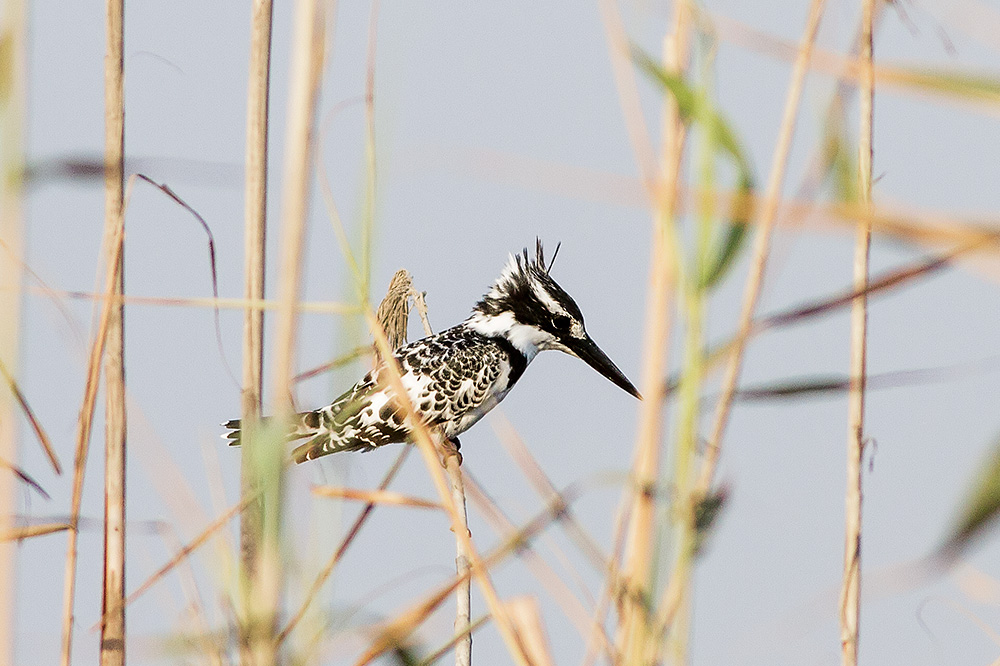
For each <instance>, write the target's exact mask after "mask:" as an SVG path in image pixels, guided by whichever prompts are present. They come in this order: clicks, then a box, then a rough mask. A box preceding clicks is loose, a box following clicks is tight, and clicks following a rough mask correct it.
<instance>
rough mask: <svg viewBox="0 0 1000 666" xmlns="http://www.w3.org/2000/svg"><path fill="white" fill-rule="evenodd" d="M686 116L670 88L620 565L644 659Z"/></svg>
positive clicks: (683, 6) (623, 634)
mask: <svg viewBox="0 0 1000 666" xmlns="http://www.w3.org/2000/svg"><path fill="white" fill-rule="evenodd" d="M690 18H691V17H690V8H689V7H688V4H687V3H686V2H676V3H674V16H673V27H672V29H671V33H669V34H668V35H667V36H666V37H665V38H664V43H663V55H664V62H663V66H664V69H665V71H667V72H670V73H678V72H681V71H682V70H683V69H684V63H685V61H686V59H687V52H688V39H689V35H688V30H689V23H690ZM685 134H686V132H685V128H684V123H683V122H682V120H681V118H680V114H679V113H678V109H677V105H676V103H675V101H674V99H673V98H672V97H670V96H666V98H665V100H664V110H663V145H662V157H661V160H662V167H661V170H662V175H661V181H660V183H661V185H660V187H659V195H660V196H659V199H658V201H657V208H656V211H655V215H654V218H655V219H654V225H653V243H652V246H653V253H652V257H651V261H650V276H649V288H648V291H647V301H646V323H645V336H644V343H643V376H642V384H641V386H642V393H643V395H644V396H645V399H644V400H643V402H642V405H641V406H640V409H639V433H638V436H637V437H636V445H635V453H634V458H633V463H632V475H631V487H630V488H629V490H628V493H629V494H630V495H631V499H630V500H628V501H630V502H631V509H630V520H629V524H628V529H627V531H626V542H625V561H624V563H623V565H622V570H621V579H620V580H621V586H622V589H623V590H624V592H623V595H624V596H623V598H621V599H620V601H619V603H620V612H619V626H618V634H617V638H616V641H617V647H618V651H619V652H620V653H621V654H622V657H623V659H624V660H625V662H626V663H635V664H638V663H642V659H644V655H646V654H647V653H648V652H649V651H650V649H651V648H650V645H649V641H650V638H651V635H650V633H649V621H650V613H651V606H650V602H651V599H652V593H651V590H650V582H651V581H650V578H651V573H652V566H653V553H654V543H655V538H656V534H657V532H658V530H657V527H656V508H657V507H656V499H655V495H654V493H653V492H652V489H653V488H654V487H655V486H656V484H657V481H658V479H659V476H660V465H661V462H660V456H661V452H662V451H661V449H662V431H663V419H664V415H663V408H664V401H663V396H664V388H665V387H664V383H663V377H664V375H665V373H666V371H667V348H668V346H669V339H670V328H671V327H670V319H671V317H670V310H671V308H670V293H671V292H672V290H673V289H672V288H673V284H674V282H675V280H676V276H675V271H676V268H675V266H674V265H673V258H674V249H673V247H672V243H671V240H672V238H673V225H674V222H675V215H676V208H677V196H678V189H677V185H678V183H679V181H680V175H681V164H682V156H683V153H684V143H685Z"/></svg>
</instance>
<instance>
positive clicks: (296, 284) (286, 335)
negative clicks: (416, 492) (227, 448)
mask: <svg viewBox="0 0 1000 666" xmlns="http://www.w3.org/2000/svg"><path fill="white" fill-rule="evenodd" d="M326 7H327V3H326V2H325V0H298V2H296V6H295V19H294V31H293V40H292V44H294V52H293V54H292V65H291V86H290V90H289V101H288V127H287V130H286V131H287V138H286V141H285V146H286V148H285V151H286V152H285V171H284V190H283V200H282V214H281V273H280V275H279V303H278V312H277V331H276V335H275V351H274V397H275V401H276V404H277V408H278V415H279V417H280V418H283V419H288V418H290V417H291V415H292V412H293V404H292V395H291V388H292V377H293V372H294V361H295V342H296V332H297V327H298V317H297V305H298V301H299V292H300V289H301V283H302V256H303V244H304V240H305V228H306V217H307V215H308V210H309V206H308V204H309V191H310V183H311V180H312V178H311V175H312V171H311V166H312V163H313V147H314V133H315V124H316V122H315V115H316V103H317V100H318V99H319V91H320V82H321V78H322V73H323V65H324V61H325V45H326V20H327V19H326V11H325V10H326ZM274 467H275V468H274V469H272V470H268V472H269V473H273V474H274V475H276V478H274V479H269V480H268V484H269V486H270V488H271V489H272V492H270V493H265V494H264V496H263V497H264V507H263V513H264V520H263V525H264V528H263V530H262V539H261V543H260V556H259V557H258V562H257V566H256V567H255V576H254V584H253V594H252V595H250V600H251V607H250V611H251V612H250V619H251V627H253V628H254V636H255V637H256V638H255V641H254V646H253V648H252V651H253V654H254V662H255V664H257V665H258V666H262V665H263V664H273V663H277V662H278V644H277V632H278V624H277V621H278V612H279V606H280V599H281V587H282V578H283V575H282V570H281V553H280V532H281V527H280V522H281V515H280V512H281V505H280V503H281V493H282V488H281V486H282V483H281V477H282V475H283V474H282V473H283V470H282V467H281V466H280V465H275V466H274Z"/></svg>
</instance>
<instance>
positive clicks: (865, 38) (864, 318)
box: [840, 0, 875, 666]
mask: <svg viewBox="0 0 1000 666" xmlns="http://www.w3.org/2000/svg"><path fill="white" fill-rule="evenodd" d="M874 6H875V1H874V0H865V2H864V9H863V16H862V30H861V62H862V70H861V94H860V98H859V102H860V107H861V109H860V122H861V127H860V131H859V134H858V197H859V199H860V203H861V205H862V206H863V207H865V209H866V210H868V211H869V212H870V210H871V205H872V144H873V138H874V137H873V131H874V123H873V119H874V111H875V104H874V103H875V68H874V65H873V57H874V48H873V42H874V38H873V32H874V11H875V9H874ZM870 220H871V218H870V217H868V216H866V217H865V219H864V220H860V221H859V222H858V229H857V237H856V239H855V249H854V288H855V289H856V290H859V291H860V290H863V289H865V288H866V287H867V286H868V259H869V253H870V250H871V240H872V230H871V221H870ZM867 338H868V297H867V295H865V294H862V295H860V296H858V297H857V298H855V299H854V301H853V302H852V303H851V391H850V395H849V397H848V417H847V418H848V438H847V491H846V493H845V497H844V503H845V512H846V517H845V524H844V532H845V533H844V577H843V586H842V587H841V591H840V648H841V663H842V664H843V665H844V666H856V664H857V663H858V631H859V619H860V613H861V497H862V496H861V460H862V457H863V455H864V444H865V440H864V438H865V428H864V426H865V380H866V374H867V358H866V357H867V342H868V340H867Z"/></svg>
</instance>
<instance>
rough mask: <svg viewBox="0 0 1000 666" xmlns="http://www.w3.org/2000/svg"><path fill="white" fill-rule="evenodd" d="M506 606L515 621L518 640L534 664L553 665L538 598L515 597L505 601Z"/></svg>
mask: <svg viewBox="0 0 1000 666" xmlns="http://www.w3.org/2000/svg"><path fill="white" fill-rule="evenodd" d="M504 606H505V607H506V609H507V612H508V613H509V614H510V617H511V620H512V621H513V622H514V628H515V631H516V632H517V638H518V641H519V642H520V644H521V646H522V647H523V648H524V654H526V655H527V656H528V660H529V661H530V662H531V664H532V666H553V664H555V662H554V661H553V660H552V651H551V650H550V649H549V639H548V636H547V635H546V633H545V626H544V624H543V623H542V614H541V611H540V610H539V608H538V600H537V599H535V598H534V597H514V598H513V599H511V600H510V601H506V602H504Z"/></svg>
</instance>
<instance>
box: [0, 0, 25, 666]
mask: <svg viewBox="0 0 1000 666" xmlns="http://www.w3.org/2000/svg"><path fill="white" fill-rule="evenodd" d="M25 5H26V3H25V2H24V0H7V1H6V2H5V3H4V10H3V20H2V21H0V26H2V28H3V30H4V31H5V33H4V34H3V35H2V36H0V37H2V40H3V41H5V42H6V43H7V44H8V45H9V47H10V48H9V50H8V51H7V56H8V57H7V58H4V59H0V68H2V70H0V78H4V79H5V80H6V81H7V82H8V83H9V86H8V87H7V97H6V98H3V99H0V242H3V243H4V244H5V246H6V247H7V248H9V251H10V253H11V257H10V259H9V260H4V261H0V361H2V363H3V366H4V367H5V368H7V370H8V372H9V374H10V376H11V377H16V376H17V366H18V363H17V361H18V355H19V351H20V340H19V338H20V328H21V263H20V262H21V259H22V255H23V249H22V243H23V231H22V228H23V222H22V218H23V211H24V206H23V203H24V202H23V196H24V181H23V179H24V117H25V115H24V109H25V95H26V89H25V88H26V82H25V79H26V72H27V67H26V62H27V48H26V45H27V11H26V6H25ZM16 424H17V403H16V400H15V398H14V396H13V395H12V393H11V392H10V391H8V390H7V389H6V387H5V388H4V389H3V390H0V459H2V460H6V461H9V462H11V463H16V462H17V427H16ZM15 484H16V481H15V478H14V475H13V474H11V473H10V471H9V470H6V469H5V470H0V534H9V533H11V531H12V529H13V527H14V525H13V517H14V514H15V510H14V503H15V501H16V498H17V490H16V488H15ZM16 555H17V542H15V541H6V542H0V664H11V663H13V660H14V601H15V590H16V589H17V585H16V583H15V576H14V573H15V571H14V564H15V562H16Z"/></svg>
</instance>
